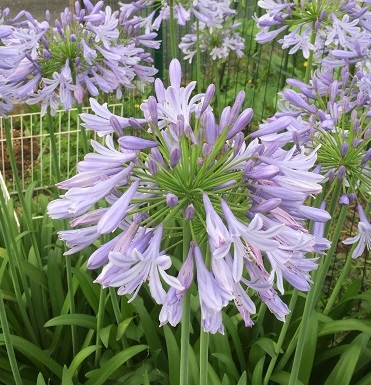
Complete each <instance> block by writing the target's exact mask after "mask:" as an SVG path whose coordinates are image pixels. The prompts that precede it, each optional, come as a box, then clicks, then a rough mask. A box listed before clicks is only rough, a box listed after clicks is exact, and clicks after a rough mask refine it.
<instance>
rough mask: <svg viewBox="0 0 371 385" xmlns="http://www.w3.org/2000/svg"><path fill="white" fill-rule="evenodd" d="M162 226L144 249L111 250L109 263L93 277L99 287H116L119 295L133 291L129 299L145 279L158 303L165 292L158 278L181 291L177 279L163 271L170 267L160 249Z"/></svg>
mask: <svg viewBox="0 0 371 385" xmlns="http://www.w3.org/2000/svg"><path fill="white" fill-rule="evenodd" d="M161 236H162V227H159V228H158V229H157V230H156V231H155V232H154V233H153V236H152V238H151V240H150V241H149V243H148V245H146V248H145V250H143V251H141V250H140V249H139V248H137V247H135V246H133V245H131V247H128V248H127V249H126V250H124V251H122V252H115V251H112V252H111V253H110V254H109V257H108V258H109V262H108V264H107V265H106V266H105V267H104V269H103V270H102V273H101V274H100V275H99V276H98V278H97V279H96V282H99V283H100V284H101V285H103V286H112V287H119V290H118V293H119V294H121V295H122V294H130V293H133V296H132V297H131V299H130V301H133V300H134V298H135V297H136V295H137V294H138V291H139V289H140V287H141V286H142V284H143V282H145V281H147V280H148V281H149V288H150V291H151V295H152V297H153V298H154V299H155V301H156V302H157V303H158V304H162V303H164V301H165V299H166V292H165V290H164V288H163V287H162V283H161V280H160V277H161V278H162V279H163V280H164V281H165V282H166V283H167V284H168V285H170V286H171V287H174V288H175V289H177V290H183V289H184V288H183V286H182V285H181V283H180V282H179V280H178V279H177V278H174V277H172V276H170V275H169V274H167V273H166V270H168V269H169V268H170V267H171V259H170V257H169V256H167V255H165V254H163V253H162V252H160V242H161Z"/></svg>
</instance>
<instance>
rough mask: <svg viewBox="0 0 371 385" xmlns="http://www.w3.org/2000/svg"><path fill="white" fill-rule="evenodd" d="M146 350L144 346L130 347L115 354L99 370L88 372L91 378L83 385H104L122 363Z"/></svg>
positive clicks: (146, 347)
mask: <svg viewBox="0 0 371 385" xmlns="http://www.w3.org/2000/svg"><path fill="white" fill-rule="evenodd" d="M145 349H148V346H146V345H137V346H131V347H129V348H127V349H125V350H124V351H122V352H120V353H118V354H116V355H115V356H113V357H112V358H111V359H110V360H108V361H107V362H106V363H105V364H104V365H103V366H102V367H101V368H100V369H98V370H94V371H93V372H89V373H90V374H91V375H92V376H91V378H89V380H88V381H86V383H85V384H84V385H104V383H105V381H106V380H108V378H109V377H110V376H111V375H112V374H113V373H114V372H115V371H116V370H117V369H119V368H120V367H121V366H122V364H123V363H125V362H126V361H127V360H129V359H130V358H132V357H133V356H135V355H136V354H138V353H140V352H142V351H143V350H145Z"/></svg>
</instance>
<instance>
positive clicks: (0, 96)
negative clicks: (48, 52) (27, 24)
mask: <svg viewBox="0 0 371 385" xmlns="http://www.w3.org/2000/svg"><path fill="white" fill-rule="evenodd" d="M22 16H23V13H19V14H18V15H17V16H16V17H15V18H14V19H11V18H9V8H5V9H4V10H3V11H2V10H1V9H0V58H1V60H0V115H2V116H4V115H5V114H6V113H8V112H9V111H11V109H12V108H13V103H14V98H13V95H12V87H11V86H10V85H8V84H7V79H8V77H9V73H10V71H11V70H12V69H13V68H14V67H15V66H16V65H17V63H19V62H20V61H21V60H22V58H23V55H22V52H20V51H19V50H17V49H8V48H7V47H5V46H4V44H3V40H4V39H7V38H8V37H9V36H11V35H12V33H13V31H14V28H15V26H14V24H16V23H17V20H19V19H21V18H22Z"/></svg>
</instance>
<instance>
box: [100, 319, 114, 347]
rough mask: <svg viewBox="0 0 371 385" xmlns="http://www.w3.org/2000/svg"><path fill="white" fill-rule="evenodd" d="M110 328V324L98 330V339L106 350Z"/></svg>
mask: <svg viewBox="0 0 371 385" xmlns="http://www.w3.org/2000/svg"><path fill="white" fill-rule="evenodd" d="M112 326H114V325H112V324H111V325H108V326H106V327H104V328H102V329H100V330H99V338H100V339H101V341H102V342H103V345H104V347H105V348H107V347H108V344H109V337H110V334H111V330H112Z"/></svg>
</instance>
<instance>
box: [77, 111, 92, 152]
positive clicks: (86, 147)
mask: <svg viewBox="0 0 371 385" xmlns="http://www.w3.org/2000/svg"><path fill="white" fill-rule="evenodd" d="M80 114H82V106H81V104H78V105H77V128H78V129H80V133H81V138H82V148H83V150H84V154H87V153H88V152H89V144H88V137H87V135H86V130H85V127H84V126H82V125H81V120H80Z"/></svg>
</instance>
